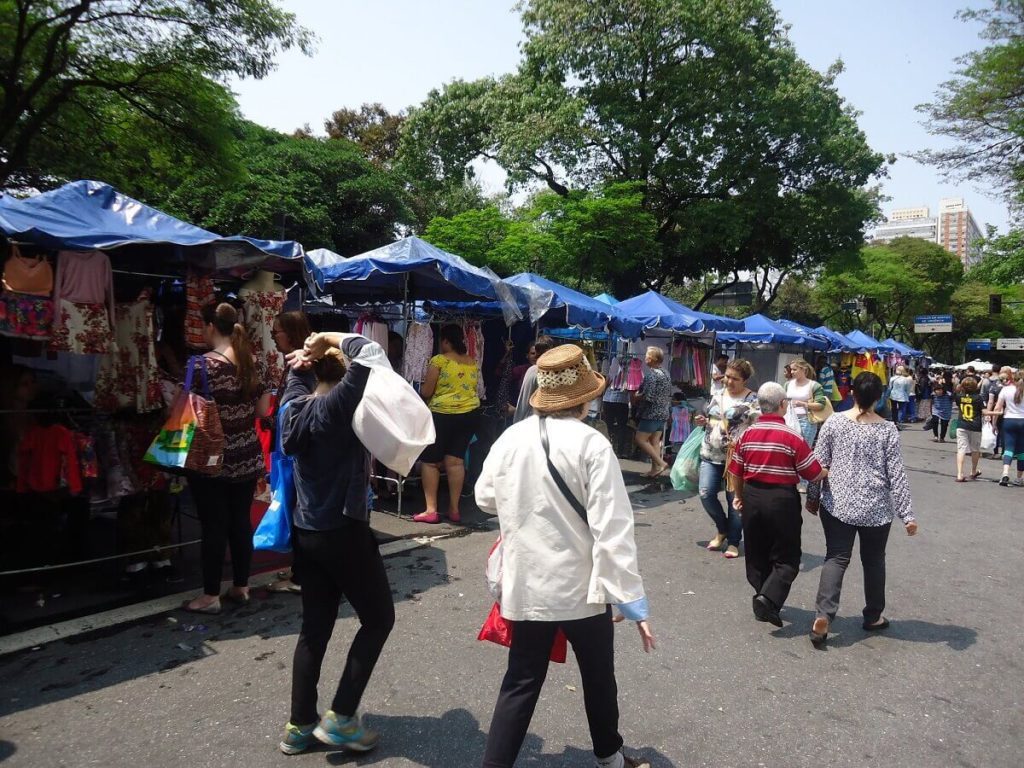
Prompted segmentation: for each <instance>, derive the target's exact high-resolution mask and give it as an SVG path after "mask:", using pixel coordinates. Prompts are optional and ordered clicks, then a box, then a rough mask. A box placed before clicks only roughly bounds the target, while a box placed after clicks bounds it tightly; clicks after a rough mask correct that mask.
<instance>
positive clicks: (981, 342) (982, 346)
mask: <svg viewBox="0 0 1024 768" xmlns="http://www.w3.org/2000/svg"><path fill="white" fill-rule="evenodd" d="M967 349H969V350H973V351H977V352H988V351H990V350H991V349H992V339H968V340H967Z"/></svg>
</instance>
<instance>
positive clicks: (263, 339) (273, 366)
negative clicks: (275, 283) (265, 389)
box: [238, 290, 288, 383]
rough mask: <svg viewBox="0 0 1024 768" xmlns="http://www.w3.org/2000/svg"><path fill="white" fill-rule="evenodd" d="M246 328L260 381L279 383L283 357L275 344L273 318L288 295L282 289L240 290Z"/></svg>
mask: <svg viewBox="0 0 1024 768" xmlns="http://www.w3.org/2000/svg"><path fill="white" fill-rule="evenodd" d="M238 298H240V299H241V300H242V315H243V317H244V320H245V322H244V324H245V330H246V331H247V332H248V334H249V341H250V342H251V343H252V353H253V355H254V356H255V358H256V370H258V371H259V373H260V377H261V378H262V379H263V381H268V382H275V383H276V382H278V381H281V378H282V377H283V376H284V356H283V355H281V353H280V352H278V351H277V344H275V343H274V321H275V320H276V319H277V316H278V315H280V314H281V310H282V309H283V308H284V302H285V299H287V298H288V294H287V293H285V292H284V291H246V290H242V291H241V292H239V295H238Z"/></svg>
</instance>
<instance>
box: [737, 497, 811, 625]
mask: <svg viewBox="0 0 1024 768" xmlns="http://www.w3.org/2000/svg"><path fill="white" fill-rule="evenodd" d="M802 525H803V517H802V516H801V514H800V494H799V493H798V492H797V490H796V486H795V485H772V484H770V483H754V482H747V483H745V484H744V486H743V539H744V541H746V542H747V544H746V563H747V581H749V582H750V586H752V587H753V588H754V591H755V592H756V593H757V594H759V595H764V596H765V597H767V598H768V599H769V600H771V601H772V602H773V603H774V604H775V605H776V606H778V607H779V608H781V607H782V606H783V605H784V604H785V602H786V598H787V597H789V590H790V588H791V587H792V586H793V582H794V581H796V577H797V574H798V573H799V572H800V555H801V552H800V528H801V526H802Z"/></svg>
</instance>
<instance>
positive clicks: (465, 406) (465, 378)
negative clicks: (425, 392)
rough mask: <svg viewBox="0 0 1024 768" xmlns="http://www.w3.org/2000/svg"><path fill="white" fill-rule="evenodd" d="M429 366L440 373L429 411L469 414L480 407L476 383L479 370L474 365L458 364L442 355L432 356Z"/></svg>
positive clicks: (478, 377)
mask: <svg viewBox="0 0 1024 768" xmlns="http://www.w3.org/2000/svg"><path fill="white" fill-rule="evenodd" d="M430 364H431V365H432V366H434V367H435V368H437V369H438V370H439V371H440V372H441V373H440V375H439V376H438V377H437V386H436V387H435V388H434V396H433V397H431V398H430V410H432V411H433V412H434V413H469V412H470V411H475V410H476V409H477V408H479V407H480V398H479V397H477V394H476V387H477V381H478V380H479V379H480V369H479V368H477V367H476V364H475V363H459V362H456V361H455V360H452V359H451V358H450V357H445V356H444V355H434V356H433V357H432V358H430Z"/></svg>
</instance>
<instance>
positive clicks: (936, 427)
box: [932, 413, 949, 440]
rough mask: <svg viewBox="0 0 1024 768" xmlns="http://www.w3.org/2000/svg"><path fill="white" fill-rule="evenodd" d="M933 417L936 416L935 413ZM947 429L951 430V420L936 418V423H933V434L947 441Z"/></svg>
mask: <svg viewBox="0 0 1024 768" xmlns="http://www.w3.org/2000/svg"><path fill="white" fill-rule="evenodd" d="M932 416H935V414H934V413H933V414H932ZM947 429H949V419H942V418H939V417H938V416H935V421H933V422H932V434H933V435H935V437H937V438H939V439H940V440H945V439H946V430H947Z"/></svg>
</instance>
